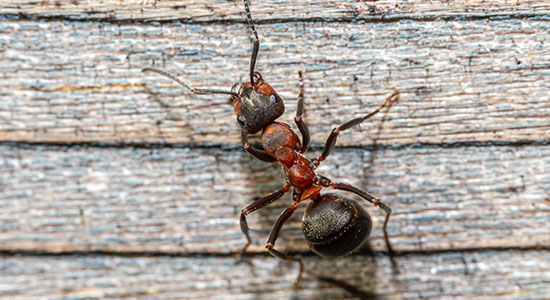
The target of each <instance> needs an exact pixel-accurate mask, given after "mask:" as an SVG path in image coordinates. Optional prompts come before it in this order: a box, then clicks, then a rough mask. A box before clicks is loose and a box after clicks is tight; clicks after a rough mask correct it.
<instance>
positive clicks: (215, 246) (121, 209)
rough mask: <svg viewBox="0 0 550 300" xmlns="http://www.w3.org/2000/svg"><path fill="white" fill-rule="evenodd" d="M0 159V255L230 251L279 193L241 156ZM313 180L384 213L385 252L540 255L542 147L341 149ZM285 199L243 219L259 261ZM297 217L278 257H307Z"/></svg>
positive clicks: (547, 222)
mask: <svg viewBox="0 0 550 300" xmlns="http://www.w3.org/2000/svg"><path fill="white" fill-rule="evenodd" d="M0 153H1V158H2V162H3V163H2V168H0V172H1V173H0V183H1V186H0V187H1V189H2V190H3V191H4V192H3V193H2V198H1V199H0V207H1V208H2V209H1V210H0V228H1V229H2V232H3V233H2V234H1V235H0V249H3V250H38V251H54V252H55V251H84V250H90V251H113V252H132V251H136V252H147V251H152V252H158V251H161V252H168V253H173V252H183V253H200V252H207V253H233V252H238V251H239V249H240V248H241V247H242V246H243V245H244V237H243V235H242V234H241V231H240V228H239V225H238V216H239V213H240V209H241V208H243V207H244V206H246V205H247V204H248V203H250V202H251V201H252V199H257V198H259V197H261V196H263V195H266V194H268V193H270V192H272V191H274V190H276V189H278V188H280V187H281V186H282V184H283V182H284V181H283V176H282V174H281V172H280V171H279V170H278V168H279V167H277V166H276V164H271V165H269V164H265V163H262V162H256V161H254V160H252V158H251V157H250V156H249V155H248V154H246V153H244V152H243V151H240V150H236V151H224V150H220V149H196V148H195V149H190V148H162V149H132V148H122V149H119V148H108V147H106V148H97V147H90V148H89V147H63V146H36V145H35V146H31V147H24V146H6V145H4V146H2V147H1V151H0ZM372 155H374V156H372ZM371 160H372V161H371ZM512 170H513V172H512ZM319 172H320V174H323V175H325V176H328V177H329V178H332V179H333V180H334V181H344V182H348V183H351V184H354V185H356V186H359V187H364V188H366V189H367V190H369V191H370V192H371V193H373V194H375V195H377V196H379V197H380V198H381V199H383V201H386V202H387V203H388V204H389V205H390V206H391V207H392V209H393V211H394V214H393V216H392V219H391V221H390V223H389V227H388V230H389V234H390V236H391V240H392V242H393V245H394V248H395V249H396V250H400V251H423V250H452V249H470V248H494V247H520V248H530V247H537V246H550V203H549V200H548V196H549V195H550V190H549V187H550V176H549V174H550V146H548V145H542V146H541V145H533V146H523V147H513V146H508V147H505V146H498V147H497V146H486V147H483V146H473V147H461V148H440V147H433V148H430V147H404V148H399V149H391V148H390V149H383V150H380V151H377V152H374V153H373V152H369V151H366V150H362V149H338V151H336V153H334V154H333V155H331V156H330V157H329V160H328V161H327V162H326V163H325V165H322V166H321V168H320V169H319ZM349 196H350V197H352V195H349ZM289 197H290V196H288V195H287V196H286V197H284V198H283V199H282V200H280V201H279V202H277V203H275V204H273V205H272V206H271V207H269V208H265V209H262V210H260V211H258V212H257V213H254V214H252V215H251V216H250V217H249V224H250V226H251V228H252V229H254V230H257V231H258V232H255V233H254V234H253V238H254V240H255V241H256V242H257V245H256V246H254V247H253V248H252V251H258V252H264V251H265V250H264V249H263V243H265V240H266V239H267V235H268V233H269V231H270V229H271V227H272V226H273V224H274V222H275V220H276V218H277V217H278V215H279V213H280V212H281V211H282V210H283V209H284V208H285V207H288V206H289V205H290V198H289ZM303 206H305V204H304V205H303ZM364 206H365V207H366V208H367V209H368V211H369V212H370V213H371V214H372V215H373V217H374V222H375V223H374V230H373V233H372V237H371V239H370V241H371V244H372V245H371V246H372V248H373V249H375V250H385V245H384V243H383V242H382V230H381V221H382V220H383V213H382V212H381V211H380V210H377V209H376V208H373V207H370V206H369V205H367V203H364ZM303 208H304V207H302V209H303ZM301 214H302V210H300V212H298V213H296V215H295V216H294V218H293V219H292V220H291V222H290V223H289V224H288V225H287V226H285V230H284V231H283V233H282V239H281V240H280V241H279V242H278V244H279V245H280V247H282V248H283V249H293V250H297V251H307V250H308V247H307V245H306V243H305V241H304V238H303V235H302V233H301V230H300V221H299V220H300V217H301ZM503 237H506V238H503Z"/></svg>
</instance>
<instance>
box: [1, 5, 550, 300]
mask: <svg viewBox="0 0 550 300" xmlns="http://www.w3.org/2000/svg"><path fill="white" fill-rule="evenodd" d="M251 7H252V15H253V16H254V19H255V22H256V23H257V25H258V26H257V27H258V31H259V35H260V41H261V48H260V56H259V61H258V65H257V69H258V70H259V71H261V72H262V74H263V75H264V77H265V78H266V80H268V82H269V83H270V84H271V85H272V86H273V87H274V88H275V89H276V90H277V91H278V93H279V94H280V95H281V96H282V97H283V98H284V99H285V103H286V105H287V112H286V114H285V116H284V117H283V120H284V121H287V122H291V121H292V117H293V114H294V110H295V105H296V102H295V99H296V96H297V93H298V78H297V70H299V69H301V70H304V72H305V89H306V122H307V123H308V124H309V126H310V131H311V132H312V133H313V151H314V152H316V154H318V153H319V151H320V148H321V145H322V144H323V143H324V140H325V139H326V137H327V135H328V133H329V132H330V130H331V128H332V127H334V126H337V125H339V124H341V123H343V122H345V121H347V120H349V119H350V118H352V117H356V116H360V115H362V114H364V113H366V112H368V111H371V110H372V109H374V108H375V107H376V106H377V105H379V104H380V103H381V102H382V101H383V100H384V98H385V97H386V96H387V95H389V94H390V93H391V92H392V91H393V90H394V89H397V90H399V91H400V92H401V100H400V101H399V102H398V103H396V104H395V105H394V107H392V109H391V110H390V111H389V112H388V113H387V115H383V114H380V115H378V116H376V117H375V118H373V119H372V120H370V121H369V122H366V123H365V124H362V125H361V127H360V128H354V129H353V130H350V131H349V132H344V133H343V134H342V135H341V137H340V138H339V140H338V148H337V149H336V151H335V153H334V154H333V155H331V156H330V157H329V160H328V161H327V163H326V164H325V165H323V166H322V167H321V168H320V172H321V173H322V174H323V175H327V176H329V177H331V178H333V179H334V180H336V181H344V182H348V183H351V184H354V185H357V186H360V187H364V188H366V189H367V190H369V191H370V192H372V193H373V194H375V195H378V196H380V197H381V198H382V199H383V201H385V202H387V203H388V204H389V205H391V207H392V208H393V211H394V214H393V216H392V218H391V220H390V223H389V227H388V230H389V234H390V239H391V241H392V243H393V246H394V248H395V249H396V250H397V251H399V254H400V255H399V256H398V257H397V261H398V264H399V265H400V268H401V270H402V272H401V274H400V275H393V276H392V275H391V270H390V267H389V260H388V258H387V256H386V255H385V253H383V251H385V249H386V248H385V245H384V243H383V240H382V238H381V237H382V230H381V221H382V220H383V214H382V213H381V212H380V211H379V210H377V209H376V208H373V207H369V206H368V205H366V204H364V205H365V207H366V208H367V210H368V211H369V213H371V215H372V216H373V221H374V230H373V233H372V236H371V238H370V239H369V242H368V243H367V246H368V247H366V248H365V249H363V251H361V252H359V253H356V254H354V255H352V256H348V257H344V258H339V259H336V260H323V259H320V258H319V257H317V256H315V255H313V254H311V252H309V251H308V247H307V245H306V243H305V242H304V238H303V236H302V233H301V231H300V216H301V214H302V212H303V207H302V208H301V210H300V211H299V212H298V213H297V214H296V215H295V216H294V217H293V219H291V221H290V222H289V224H288V225H287V226H285V229H284V230H283V232H282V236H281V238H280V239H279V240H278V242H277V247H279V248H280V249H281V250H292V251H293V253H295V254H296V255H298V256H300V257H302V258H303V259H304V261H305V264H306V270H307V274H306V280H305V281H304V282H303V283H302V284H301V285H300V286H298V287H292V285H291V280H292V279H294V278H295V276H296V273H297V266H296V264H293V263H288V262H281V261H279V260H276V259H274V258H272V257H269V256H268V255H267V254H266V252H265V250H264V248H263V243H264V242H265V240H266V238H267V236H268V234H269V231H270V229H271V227H272V225H273V223H274V222H275V220H276V218H277V216H278V215H279V213H280V212H281V211H282V210H283V209H284V208H285V207H287V206H288V205H289V204H290V201H289V198H288V197H286V198H283V199H282V200H280V201H279V202H277V203H274V204H273V205H272V207H268V208H265V209H263V210H260V211H258V212H255V213H254V214H252V215H251V216H250V217H249V224H250V226H251V227H252V229H253V230H254V232H253V233H252V237H253V240H254V242H255V245H254V246H253V247H251V249H250V250H251V253H250V254H249V256H247V257H246V260H247V261H249V262H251V264H246V263H241V264H238V263H237V260H236V259H235V258H234V257H233V254H234V253H235V252H236V251H239V250H240V249H241V247H242V246H243V244H244V238H243V236H242V234H241V233H240V229H239V225H238V215H239V212H240V209H241V208H242V207H243V206H245V205H246V204H248V203H250V201H252V200H253V199H257V198H258V197H261V196H262V195H265V194H267V193H269V192H271V191H273V190H275V189H277V188H279V187H280V186H281V184H282V183H283V177H282V174H281V172H280V170H279V167H278V166H276V165H274V164H271V165H270V164H264V163H261V162H257V161H254V160H252V159H251V157H250V156H249V155H247V154H246V153H243V151H242V149H241V146H240V142H239V136H238V134H237V133H238V130H237V125H236V122H235V120H234V118H235V117H234V115H233V114H232V108H231V107H230V106H229V105H227V104H226V98H225V97H218V96H195V95H190V94H189V93H188V92H187V91H184V90H182V89H181V88H180V87H178V86H176V85H175V84H174V83H171V82H169V81H168V80H166V79H165V78H162V77H160V76H158V75H156V74H142V73H141V72H140V70H141V69H142V68H143V67H148V66H156V67H161V68H165V69H167V70H169V71H171V72H174V73H177V74H178V75H180V76H181V77H182V78H184V79H185V80H186V81H188V82H189V83H190V84H191V85H193V86H203V87H204V86H213V87H217V88H222V89H229V88H230V86H231V85H232V83H233V82H235V81H244V80H246V78H247V76H248V74H247V69H248V65H249V60H250V52H251V34H250V32H249V29H248V28H247V25H246V24H245V18H244V14H243V9H242V2H240V1H220V0H212V1H208V3H206V2H204V1H156V0H143V1H128V0H106V1H81V0H79V1H32V0H22V1H16V0H3V1H0V191H1V192H0V256H1V259H0V296H1V297H6V298H10V299H32V298H37V297H41V298H63V299H83V298H86V299H89V298H91V299H100V298H101V299H103V298H153V299H182V298H184V299H342V298H344V299H348V298H349V299H352V298H357V295H356V296H355V297H354V296H353V295H351V294H350V293H349V292H346V291H344V290H343V289H342V288H341V287H336V286H334V284H331V283H329V282H327V281H326V280H321V279H320V278H319V277H322V276H325V277H330V278H335V279H338V280H342V281H344V282H347V283H349V284H350V285H352V286H353V287H355V288H358V289H359V290H361V291H362V292H363V298H368V299H370V298H377V299H419V298H429V299H450V298H452V299H495V298H498V299H548V295H550V289H549V286H550V282H549V280H548V278H550V273H549V271H548V270H550V257H549V255H550V254H549V253H550V252H549V251H548V249H549V247H550V200H549V199H550V176H549V174H550V143H549V141H550V130H549V129H550V105H549V104H550V93H549V92H548V91H549V90H550V82H549V81H548V78H549V77H548V76H549V75H550V72H549V71H548V69H549V67H550V51H549V50H548V47H547V44H548V40H550V30H549V29H550V27H549V24H550V23H549V22H548V16H549V15H550V3H549V2H548V1H544V0H538V1H537V0H531V1H516V0H485V1H478V0H467V1H444V0H441V1H437V0H436V1H425V0H411V1H395V0H380V1H345V2H337V1H329V0H319V1H307V2H306V1H293V2H292V5H289V3H288V2H287V1H280V0H271V1H253V3H252V5H251ZM382 120H384V121H382ZM309 155H310V156H312V155H313V154H312V153H310V154H309ZM350 197H352V196H351V195H350ZM367 248H371V249H373V250H374V253H375V256H374V257H373V256H370V255H368V254H366V252H368V250H367ZM510 248H511V249H510Z"/></svg>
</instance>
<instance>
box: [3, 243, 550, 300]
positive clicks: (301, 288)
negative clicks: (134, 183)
mask: <svg viewBox="0 0 550 300" xmlns="http://www.w3.org/2000/svg"><path fill="white" fill-rule="evenodd" d="M304 259H305V265H306V270H307V275H306V276H305V278H304V280H303V282H302V283H300V284H299V285H298V286H293V285H292V280H293V279H294V278H295V276H296V272H297V267H296V265H295V264H290V263H281V262H280V261H278V260H276V259H275V258H272V257H267V256H261V257H254V258H250V259H249V262H250V264H246V263H240V264H239V263H236V260H235V259H233V258H225V257H167V256H160V257H117V256H101V255H100V256H98V255H87V256H66V257H48V256H36V257H35V256H23V257H2V259H1V260H0V293H1V294H2V295H4V296H7V297H9V298H10V299H25V298H36V297H41V298H63V299H83V298H86V299H104V298H138V297H139V298H142V297H145V298H154V299H358V298H359V297H358V296H359V294H356V295H353V294H351V293H349V292H347V291H345V290H344V289H343V288H341V287H339V286H336V285H334V284H332V283H330V282H327V280H320V279H319V277H324V278H330V279H336V280H340V281H344V282H346V283H347V284H349V285H351V286H353V287H355V288H356V289H358V290H359V291H361V292H362V293H363V295H362V296H364V298H363V299H426V298H429V299H450V298H452V299H520V298H525V299H547V297H548V295H549V294H550V281H549V278H550V273H549V271H548V270H550V252H548V251H484V252H450V253H444V254H435V255H408V256H404V257H399V258H398V259H397V261H398V263H399V264H400V265H401V266H402V268H403V270H406V272H402V273H401V274H400V275H392V273H391V268H390V265H389V263H388V260H387V259H386V258H383V257H369V256H351V257H345V258H339V259H336V260H325V259H320V258H318V257H313V256H312V257H305V258H304ZM14 283H16V284H15V285H14ZM375 297H376V298H375Z"/></svg>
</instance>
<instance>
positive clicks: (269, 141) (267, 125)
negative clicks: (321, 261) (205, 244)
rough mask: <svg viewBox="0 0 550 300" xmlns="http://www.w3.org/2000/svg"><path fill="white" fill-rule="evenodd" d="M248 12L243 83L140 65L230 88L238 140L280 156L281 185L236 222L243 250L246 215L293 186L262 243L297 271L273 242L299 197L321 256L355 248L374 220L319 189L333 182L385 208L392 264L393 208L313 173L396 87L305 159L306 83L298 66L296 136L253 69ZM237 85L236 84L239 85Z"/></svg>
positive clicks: (305, 226) (305, 227)
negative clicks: (252, 139) (252, 138)
mask: <svg viewBox="0 0 550 300" xmlns="http://www.w3.org/2000/svg"><path fill="white" fill-rule="evenodd" d="M243 2H244V8H245V12H246V17H247V21H248V25H249V27H250V30H251V31H252V33H253V34H254V46H253V49H252V57H251V60H250V81H249V82H246V83H244V84H234V85H233V87H232V88H231V91H224V90H214V89H199V88H192V87H190V86H188V85H187V84H185V83H184V82H183V81H181V80H180V79H178V78H177V77H176V76H174V75H172V74H170V73H168V72H166V71H163V70H160V69H156V68H145V69H143V71H144V72H145V71H152V72H156V73H159V74H161V75H163V76H166V77H168V78H170V79H172V80H174V81H176V82H177V83H179V84H180V85H182V86H183V87H185V88H186V89H188V90H190V91H191V92H192V93H193V94H199V95H205V94H228V95H230V98H229V99H230V101H231V103H232V104H233V107H234V109H235V114H236V116H237V122H238V123H239V126H240V128H241V142H242V145H243V147H244V150H246V151H247V152H248V153H250V154H251V155H252V156H254V157H256V158H257V159H259V160H262V161H265V162H275V161H278V162H279V163H280V164H281V166H282V168H283V171H284V173H285V175H286V184H285V185H284V186H283V187H282V188H281V189H279V190H277V191H275V192H273V193H271V194H269V195H267V196H265V197H263V198H261V199H259V200H256V201H254V202H253V203H251V204H250V205H248V206H247V207H246V208H244V209H242V211H241V216H240V226H241V230H242V232H243V234H244V235H245V237H246V240H247V242H246V245H245V246H244V247H243V249H242V252H241V253H245V252H246V249H247V248H248V246H249V245H250V244H251V239H250V235H249V233H248V232H249V227H248V224H247V222H246V216H247V215H249V214H251V213H252V212H254V211H256V210H259V209H260V208H263V207H265V206H267V205H269V204H271V203H273V202H274V201H276V200H278V199H280V198H281V197H282V196H283V195H284V194H285V193H287V192H288V191H289V190H290V188H291V187H292V188H293V195H292V200H293V203H292V205H291V206H290V207H289V208H287V209H285V210H284V211H283V213H282V214H281V215H280V217H279V219H278V220H277V222H276V223H275V225H274V227H273V229H272V231H271V234H270V235H269V238H268V240H267V243H266V245H265V248H266V249H267V250H268V251H269V253H271V254H272V255H273V256H275V257H277V258H280V259H283V260H293V261H296V262H298V263H299V264H300V273H299V275H298V279H299V278H300V277H301V274H302V272H303V263H302V262H301V260H300V259H298V258H295V257H293V256H290V255H287V254H285V253H283V252H281V251H279V250H277V249H275V242H276V240H277V238H278V237H279V233H280V231H281V228H282V227H283V225H284V223H285V222H286V221H287V220H288V219H289V218H290V217H291V216H292V214H293V213H294V211H295V210H296V209H297V208H298V204H299V203H300V202H302V201H307V200H311V202H310V203H309V205H308V207H307V208H306V211H305V213H304V216H303V219H302V231H303V233H304V236H305V238H306V240H307V241H308V243H309V246H310V248H311V250H312V251H313V252H315V253H317V254H318V255H320V256H323V257H336V256H342V255H345V254H348V253H350V252H352V251H353V250H355V249H357V248H359V246H361V244H362V243H363V242H364V241H365V240H366V239H367V237H368V236H369V234H370V232H371V229H372V221H371V218H370V216H369V214H368V213H367V212H366V211H365V210H364V209H363V208H362V207H361V206H360V205H359V204H357V203H356V202H355V201H352V200H350V199H347V198H344V197H343V196H340V195H337V194H333V193H328V194H321V190H322V189H323V188H331V189H334V190H341V191H346V192H351V193H354V194H356V195H358V196H359V197H361V198H363V199H364V200H366V201H368V202H370V203H372V204H374V206H376V207H379V208H380V209H382V210H384V212H385V213H386V218H385V220H384V225H383V230H384V239H385V242H386V245H387V248H388V252H389V254H390V259H391V261H392V264H393V265H395V262H394V260H393V250H392V247H391V244H390V241H389V238H388V232H387V224H388V220H389V218H390V215H391V208H390V207H389V206H388V205H387V204H385V203H383V202H382V201H380V199H379V198H377V197H375V196H373V195H371V194H369V193H368V192H366V191H364V190H362V189H360V188H357V187H355V186H352V185H350V184H346V183H336V182H332V181H331V180H330V179H328V178H327V177H324V176H322V175H319V174H316V173H315V169H317V167H318V166H319V165H320V164H321V163H322V162H323V161H324V160H325V159H326V158H327V157H328V156H329V155H330V153H331V152H332V150H333V149H334V145H335V144H336V139H337V138H338V135H339V134H340V132H342V131H344V130H347V129H349V128H352V127H354V126H356V125H359V124H360V123H361V122H363V121H365V120H366V119H368V118H370V117H372V116H373V115H375V114H376V113H378V112H379V111H380V110H382V108H384V107H390V106H391V105H392V103H393V102H395V101H397V100H398V99H399V93H398V92H397V91H395V92H394V93H393V94H391V95H390V96H389V97H388V98H387V99H386V100H385V101H384V103H383V104H382V105H381V106H380V107H378V108H377V109H376V110H374V111H373V112H370V113H368V114H367V115H365V116H363V117H359V118H355V119H352V120H350V121H348V122H346V123H344V124H342V125H340V126H339V127H337V128H334V129H333V130H332V132H331V133H330V135H329V137H328V139H327V141H326V143H325V146H324V148H323V152H322V153H321V155H320V156H319V157H317V158H315V159H311V160H310V159H308V158H307V157H305V156H304V154H305V153H306V151H307V149H308V146H309V142H310V135H309V131H308V128H307V126H306V124H305V122H304V120H303V118H302V116H303V113H304V86H303V76H302V72H301V71H299V76H300V93H299V95H298V105H297V109H296V117H295V118H294V121H295V123H296V126H297V127H298V129H299V130H300V134H301V136H302V139H301V141H300V139H299V138H298V136H297V135H296V133H294V131H293V130H292V129H291V128H290V126H289V125H288V124H286V123H283V122H277V121H276V120H277V119H278V118H279V117H280V116H281V115H282V114H283V113H284V104H283V100H282V99H281V97H280V96H279V95H278V94H277V92H275V90H274V89H273V88H272V87H271V86H270V85H269V84H268V83H266V82H265V81H264V80H263V77H262V75H261V74H260V72H258V71H255V65H256V58H257V57H258V51H259V48H260V42H259V38H258V33H257V32H256V28H255V27H254V23H253V22H252V16H251V14H250V8H249V1H248V0H243ZM237 87H238V89H237ZM259 131H261V132H262V133H261V141H262V146H263V150H262V149H258V148H255V147H254V146H252V145H250V144H249V143H248V135H249V134H255V133H258V132H259Z"/></svg>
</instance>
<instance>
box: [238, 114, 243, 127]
mask: <svg viewBox="0 0 550 300" xmlns="http://www.w3.org/2000/svg"><path fill="white" fill-rule="evenodd" d="M237 122H239V124H241V125H242V126H244V117H243V116H238V117H237Z"/></svg>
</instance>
